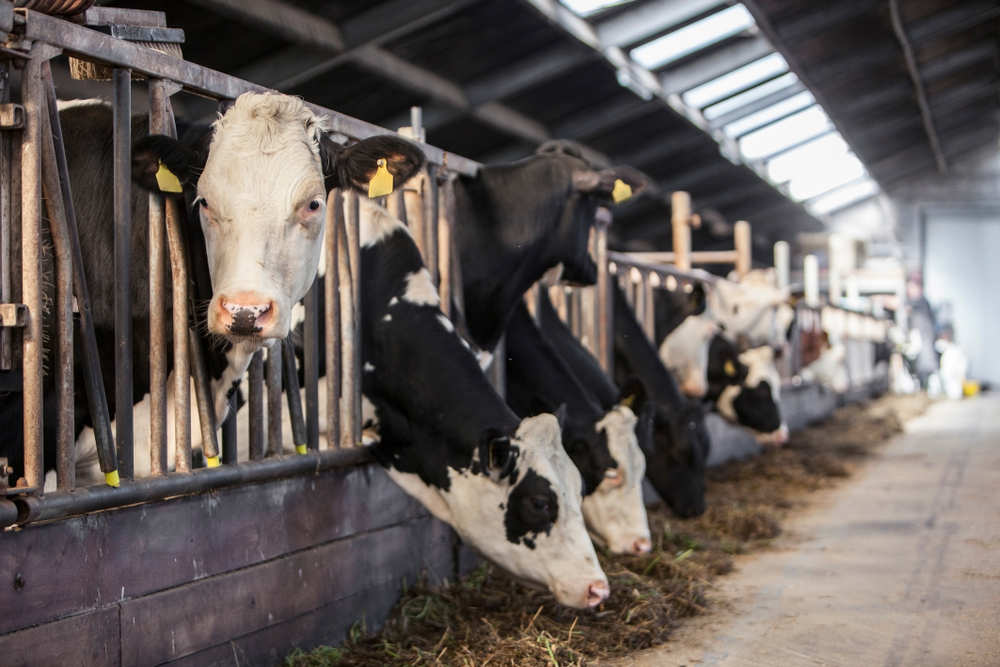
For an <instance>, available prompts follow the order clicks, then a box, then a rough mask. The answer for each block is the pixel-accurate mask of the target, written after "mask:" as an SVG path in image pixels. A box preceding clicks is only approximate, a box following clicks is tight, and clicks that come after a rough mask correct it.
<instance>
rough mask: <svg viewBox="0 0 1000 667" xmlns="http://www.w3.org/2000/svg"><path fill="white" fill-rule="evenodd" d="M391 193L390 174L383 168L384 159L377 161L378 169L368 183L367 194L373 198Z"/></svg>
mask: <svg viewBox="0 0 1000 667" xmlns="http://www.w3.org/2000/svg"><path fill="white" fill-rule="evenodd" d="M391 194H392V174H390V173H389V170H388V169H386V168H385V160H379V161H378V170H376V171H375V175H374V176H373V177H372V180H371V182H370V183H368V196H369V197H371V198H372V199H374V198H375V197H381V196H383V195H391Z"/></svg>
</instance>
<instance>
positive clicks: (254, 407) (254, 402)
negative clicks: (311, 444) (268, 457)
mask: <svg viewBox="0 0 1000 667" xmlns="http://www.w3.org/2000/svg"><path fill="white" fill-rule="evenodd" d="M249 371H250V373H249V374H250V378H249V380H250V381H249V384H250V398H249V401H250V406H249V410H248V411H249V413H250V460H251V461H262V460H264V350H262V349H261V350H257V351H256V352H255V353H254V355H253V356H252V357H250V368H249Z"/></svg>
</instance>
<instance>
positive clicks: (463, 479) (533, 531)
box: [379, 409, 609, 608]
mask: <svg viewBox="0 0 1000 667" xmlns="http://www.w3.org/2000/svg"><path fill="white" fill-rule="evenodd" d="M387 416H388V415H386V414H385V412H384V411H382V410H381V409H380V410H379V418H380V424H381V427H382V429H383V432H385V430H386V426H387V420H386V417H387ZM389 425H390V427H391V423H390V424H389ZM410 435H411V436H418V437H419V435H418V434H416V433H410ZM427 437H431V436H427ZM414 447H415V448H421V449H426V448H423V447H421V445H420V444H419V443H415V444H414ZM385 463H387V467H388V468H389V474H390V476H391V477H392V478H393V479H394V480H395V481H396V482H397V483H398V484H399V485H400V486H402V487H403V488H404V489H405V490H406V491H407V492H408V493H410V494H411V495H413V496H414V497H416V498H417V499H418V500H420V501H421V502H422V503H423V504H424V506H425V507H427V508H428V509H429V510H430V511H431V512H432V513H433V514H434V515H435V516H437V517H438V518H439V519H441V520H442V521H445V522H447V523H448V524H450V525H451V526H452V527H453V528H454V529H455V531H456V532H458V534H459V535H460V536H461V538H462V539H463V540H465V541H466V542H467V543H468V544H469V545H470V546H472V547H473V548H474V549H475V550H476V551H477V552H479V553H480V554H481V555H482V556H483V557H485V558H487V559H488V560H490V561H492V562H493V563H495V564H497V565H499V566H500V567H502V568H503V569H505V570H507V571H508V572H510V573H511V574H512V575H513V576H514V577H515V578H517V579H518V580H520V581H521V582H523V583H525V584H527V585H530V586H535V587H543V588H546V589H548V590H549V591H551V592H552V593H553V594H554V595H555V598H556V600H557V601H558V602H560V603H562V604H565V605H567V606H570V607H577V608H585V607H593V606H596V605H598V604H600V603H601V602H603V601H604V599H605V598H606V597H607V596H608V593H609V589H608V580H607V577H606V576H605V575H604V572H603V571H602V570H601V567H600V565H599V564H598V562H597V554H596V553H595V551H594V545H593V544H592V543H591V541H590V538H589V536H588V535H587V530H586V528H585V526H584V521H583V515H582V510H581V508H580V500H581V497H582V494H583V487H582V481H581V478H580V473H579V472H577V470H576V468H575V467H574V465H573V462H572V461H570V459H569V456H567V454H566V452H565V451H564V450H563V446H562V442H561V434H560V427H559V423H558V421H557V419H556V418H555V417H554V416H552V415H548V414H544V415H538V416H535V417H529V418H527V419H525V420H523V421H522V422H521V423H520V425H519V426H518V428H517V431H516V433H515V434H514V435H513V436H512V437H511V436H507V435H505V434H502V433H499V432H493V431H490V432H487V433H484V434H483V435H482V437H481V439H480V443H479V446H478V448H477V451H476V453H475V455H474V457H473V460H472V462H471V464H470V465H469V466H468V467H463V466H458V467H451V466H449V467H448V469H447V479H446V481H444V482H443V483H441V484H440V485H434V484H429V483H427V481H425V480H424V479H422V478H421V476H420V475H419V474H414V473H408V472H401V471H400V470H398V469H397V468H396V467H394V464H393V461H392V460H388V461H386V462H385Z"/></svg>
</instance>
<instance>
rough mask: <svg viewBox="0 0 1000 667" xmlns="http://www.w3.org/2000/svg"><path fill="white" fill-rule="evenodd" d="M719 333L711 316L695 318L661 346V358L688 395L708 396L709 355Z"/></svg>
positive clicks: (686, 321) (671, 335) (690, 318)
mask: <svg viewBox="0 0 1000 667" xmlns="http://www.w3.org/2000/svg"><path fill="white" fill-rule="evenodd" d="M718 331H719V326H718V325H717V324H716V323H715V322H714V321H712V320H711V318H709V317H708V316H707V315H692V316H690V317H688V318H687V319H686V320H684V321H683V322H682V323H681V324H680V326H678V327H677V328H676V329H674V330H673V332H671V334H670V335H669V336H667V337H666V338H665V339H664V340H663V344H662V345H660V359H661V360H662V361H663V363H664V365H665V366H666V367H667V368H668V369H670V372H671V373H673V375H674V377H675V378H677V384H678V385H680V389H681V392H683V393H684V395H686V396H689V397H691V398H703V397H704V396H705V395H706V394H707V393H708V389H709V385H708V360H709V353H710V349H711V344H712V340H713V338H714V337H715V335H716V334H717V333H718Z"/></svg>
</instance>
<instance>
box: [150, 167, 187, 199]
mask: <svg viewBox="0 0 1000 667" xmlns="http://www.w3.org/2000/svg"><path fill="white" fill-rule="evenodd" d="M156 184H157V185H158V186H160V192H184V188H182V187H181V182H180V181H179V180H178V179H177V177H176V176H174V172H172V171H170V170H169V169H167V165H165V164H163V162H162V161H160V168H159V169H157V170H156Z"/></svg>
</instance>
